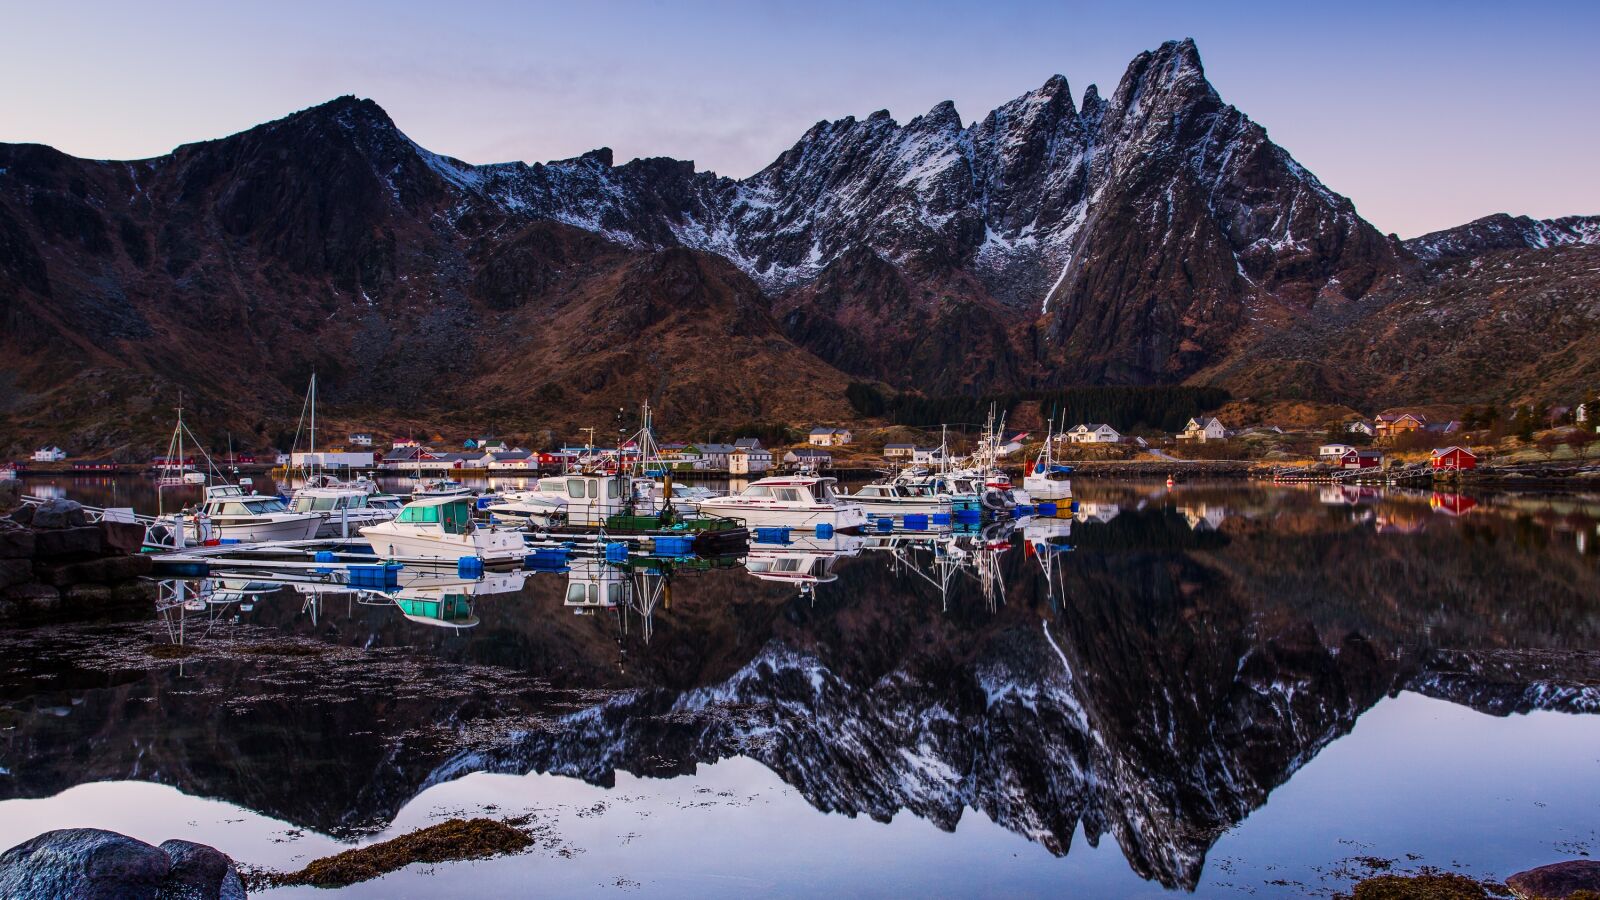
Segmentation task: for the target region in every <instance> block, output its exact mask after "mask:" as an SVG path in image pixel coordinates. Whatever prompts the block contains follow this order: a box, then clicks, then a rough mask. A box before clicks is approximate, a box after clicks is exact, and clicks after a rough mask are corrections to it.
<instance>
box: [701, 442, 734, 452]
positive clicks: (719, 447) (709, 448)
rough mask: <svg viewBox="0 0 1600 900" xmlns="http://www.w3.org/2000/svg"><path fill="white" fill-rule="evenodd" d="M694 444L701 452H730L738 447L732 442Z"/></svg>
mask: <svg viewBox="0 0 1600 900" xmlns="http://www.w3.org/2000/svg"><path fill="white" fill-rule="evenodd" d="M694 446H695V449H697V450H699V451H700V452H701V453H732V452H733V451H734V450H737V449H738V448H737V447H735V446H734V445H732V444H695V445H694Z"/></svg>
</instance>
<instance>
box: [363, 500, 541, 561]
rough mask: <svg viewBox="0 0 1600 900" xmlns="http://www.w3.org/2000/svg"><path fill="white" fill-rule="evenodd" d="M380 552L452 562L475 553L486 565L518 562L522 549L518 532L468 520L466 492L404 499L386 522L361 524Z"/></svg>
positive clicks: (468, 509)
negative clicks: (461, 495)
mask: <svg viewBox="0 0 1600 900" xmlns="http://www.w3.org/2000/svg"><path fill="white" fill-rule="evenodd" d="M361 536H362V537H364V538H366V539H367V540H368V541H369V542H370V543H371V544H372V549H373V550H374V551H376V552H377V554H378V555H379V556H388V557H402V558H408V559H434V560H439V561H441V562H448V563H454V562H456V561H457V560H459V559H460V558H461V557H463V556H476V557H478V558H479V559H481V560H483V561H484V562H485V563H488V564H490V565H494V564H501V563H508V562H520V561H521V560H522V558H523V557H524V556H525V555H526V553H527V546H526V544H525V542H524V541H523V538H522V532H520V531H514V530H510V529H503V528H498V527H495V526H493V525H488V526H480V525H478V524H477V523H475V522H473V521H472V503H471V501H469V500H468V499H467V498H466V497H459V496H446V497H424V498H421V499H418V500H413V501H411V502H410V503H407V504H406V505H405V507H404V508H402V509H401V510H400V515H398V516H396V517H395V518H394V519H392V520H390V521H388V522H380V523H379V524H377V525H368V526H366V527H364V528H362V529H361Z"/></svg>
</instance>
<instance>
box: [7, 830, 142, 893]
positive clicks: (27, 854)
mask: <svg viewBox="0 0 1600 900" xmlns="http://www.w3.org/2000/svg"><path fill="white" fill-rule="evenodd" d="M171 868H172V861H171V859H170V858H168V856H167V854H165V853H163V852H161V850H160V849H158V848H156V847H152V846H150V845H149V844H146V843H145V842H143V841H136V840H134V839H133V838H131V837H128V836H127V835H122V834H117V833H116V832H114V831H102V830H100V829H98V828H66V829H62V830H60V831H47V832H45V833H44V834H41V835H39V836H38V837H36V838H33V839H31V840H27V841H24V842H22V843H20V844H18V845H17V846H15V847H12V848H11V849H10V850H7V851H6V852H5V853H4V854H0V897H6V898H7V900H157V897H158V896H159V893H158V892H159V891H160V889H161V883H162V882H163V881H165V880H166V878H167V873H168V872H169V871H170V870H171Z"/></svg>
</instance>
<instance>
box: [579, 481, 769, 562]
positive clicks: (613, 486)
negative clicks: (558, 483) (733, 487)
mask: <svg viewBox="0 0 1600 900" xmlns="http://www.w3.org/2000/svg"><path fill="white" fill-rule="evenodd" d="M561 480H562V481H564V482H565V483H566V489H567V496H566V501H567V505H566V509H565V518H564V519H563V521H562V522H561V523H560V524H558V525H555V526H552V527H551V528H550V530H549V533H550V534H552V535H561V534H594V533H597V532H604V533H606V534H618V535H641V536H643V535H649V536H653V537H688V538H692V540H693V543H692V545H691V546H692V548H693V550H694V552H695V553H696V554H698V555H700V556H723V555H727V554H733V553H739V552H742V551H743V550H744V547H745V544H746V543H747V542H748V541H749V539H750V533H749V531H748V530H747V529H746V527H745V525H744V524H741V523H740V522H738V521H736V520H734V519H732V518H725V517H719V516H717V515H708V514H707V513H708V512H709V510H706V509H705V507H704V504H702V506H701V510H700V512H699V513H694V512H683V511H680V510H679V509H678V508H677V507H676V506H675V505H674V504H671V503H668V504H664V505H662V506H661V507H659V508H657V507H653V506H650V505H646V504H641V503H640V502H639V501H638V498H637V497H636V496H635V494H634V491H633V478H632V476H629V475H611V474H598V475H595V474H584V473H578V472H572V473H568V474H567V475H564V476H562V479H561Z"/></svg>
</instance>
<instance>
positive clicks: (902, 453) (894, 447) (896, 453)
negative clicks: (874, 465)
mask: <svg viewBox="0 0 1600 900" xmlns="http://www.w3.org/2000/svg"><path fill="white" fill-rule="evenodd" d="M916 449H917V445H916V444H884V445H883V457H884V459H897V458H899V459H909V458H910V457H911V454H912V452H913V451H915V450H916Z"/></svg>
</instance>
